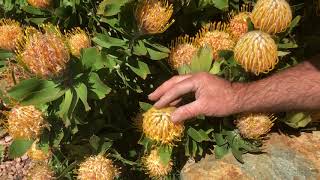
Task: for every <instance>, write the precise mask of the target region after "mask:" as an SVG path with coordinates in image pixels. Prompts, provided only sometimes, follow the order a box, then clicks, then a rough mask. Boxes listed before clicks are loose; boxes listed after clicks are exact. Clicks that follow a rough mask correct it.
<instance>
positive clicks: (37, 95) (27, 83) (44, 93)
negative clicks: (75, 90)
mask: <svg viewBox="0 0 320 180" xmlns="http://www.w3.org/2000/svg"><path fill="white" fill-rule="evenodd" d="M64 92H65V90H62V89H60V88H59V87H58V85H57V84H55V83H54V82H53V81H47V80H42V79H36V78H33V79H28V80H24V81H22V82H20V83H19V84H18V85H17V86H15V87H13V88H12V89H11V90H10V91H9V95H10V96H11V97H12V98H14V99H16V100H18V101H20V102H21V104H22V105H29V104H32V105H39V104H44V103H48V102H51V101H54V100H56V99H58V98H59V97H61V96H62V95H63V94H64Z"/></svg>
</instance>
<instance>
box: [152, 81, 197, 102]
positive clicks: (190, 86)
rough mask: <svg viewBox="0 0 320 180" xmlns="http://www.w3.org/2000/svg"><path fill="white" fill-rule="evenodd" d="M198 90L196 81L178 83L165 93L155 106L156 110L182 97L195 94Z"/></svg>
mask: <svg viewBox="0 0 320 180" xmlns="http://www.w3.org/2000/svg"><path fill="white" fill-rule="evenodd" d="M195 89H196V85H195V82H194V79H192V78H189V79H185V80H183V81H181V82H179V83H176V84H175V85H174V86H173V87H172V88H171V89H169V90H168V91H166V92H164V94H163V95H162V96H161V98H160V99H159V100H158V101H157V102H156V103H155V104H154V106H155V107H156V108H162V107H165V106H167V105H168V104H170V103H172V102H173V101H174V100H176V99H178V98H180V97H181V96H182V95H184V94H186V93H189V92H193V91H195Z"/></svg>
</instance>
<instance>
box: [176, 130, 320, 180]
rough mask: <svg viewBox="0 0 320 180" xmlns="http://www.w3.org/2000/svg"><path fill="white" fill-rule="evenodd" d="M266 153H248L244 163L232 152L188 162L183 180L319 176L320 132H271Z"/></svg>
mask: <svg viewBox="0 0 320 180" xmlns="http://www.w3.org/2000/svg"><path fill="white" fill-rule="evenodd" d="M263 149H264V151H265V153H263V154H245V155H244V156H243V158H244V162H245V163H244V164H241V163H239V162H238V161H237V160H236V159H235V158H234V157H233V155H232V154H229V155H227V156H225V157H224V158H223V159H221V160H217V159H215V157H214V155H208V156H207V157H205V158H204V159H202V160H201V161H199V162H197V163H195V162H188V163H187V164H186V165H185V167H184V168H183V169H182V171H181V179H182V180H193V179H197V180H215V179H224V180H228V179H259V180H260V179H263V180H264V179H268V180H269V179H270V180H273V179H274V180H278V179H279V180H293V179H298V180H300V179H301V180H317V179H320V133H319V132H314V133H302V134H301V135H300V136H299V137H292V138H290V137H288V136H285V135H279V134H275V133H274V134H271V135H269V139H268V140H267V141H266V142H265V144H264V147H263Z"/></svg>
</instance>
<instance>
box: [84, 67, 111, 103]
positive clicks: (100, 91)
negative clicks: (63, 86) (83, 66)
mask: <svg viewBox="0 0 320 180" xmlns="http://www.w3.org/2000/svg"><path fill="white" fill-rule="evenodd" d="M89 83H90V84H91V87H90V91H92V92H94V93H95V94H96V95H97V96H98V98H99V99H103V98H105V97H106V95H107V94H109V93H110V92H111V88H110V87H109V86H107V85H106V84H104V83H103V82H102V81H101V80H100V77H99V75H98V74H97V73H90V76H89Z"/></svg>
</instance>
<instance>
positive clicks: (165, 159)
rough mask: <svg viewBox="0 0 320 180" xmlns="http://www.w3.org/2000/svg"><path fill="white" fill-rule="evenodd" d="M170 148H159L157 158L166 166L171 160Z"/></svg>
mask: <svg viewBox="0 0 320 180" xmlns="http://www.w3.org/2000/svg"><path fill="white" fill-rule="evenodd" d="M171 154H172V147H170V146H160V148H159V156H160V161H161V162H162V164H163V165H165V166H166V165H167V164H168V163H169V162H170V160H171Z"/></svg>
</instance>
